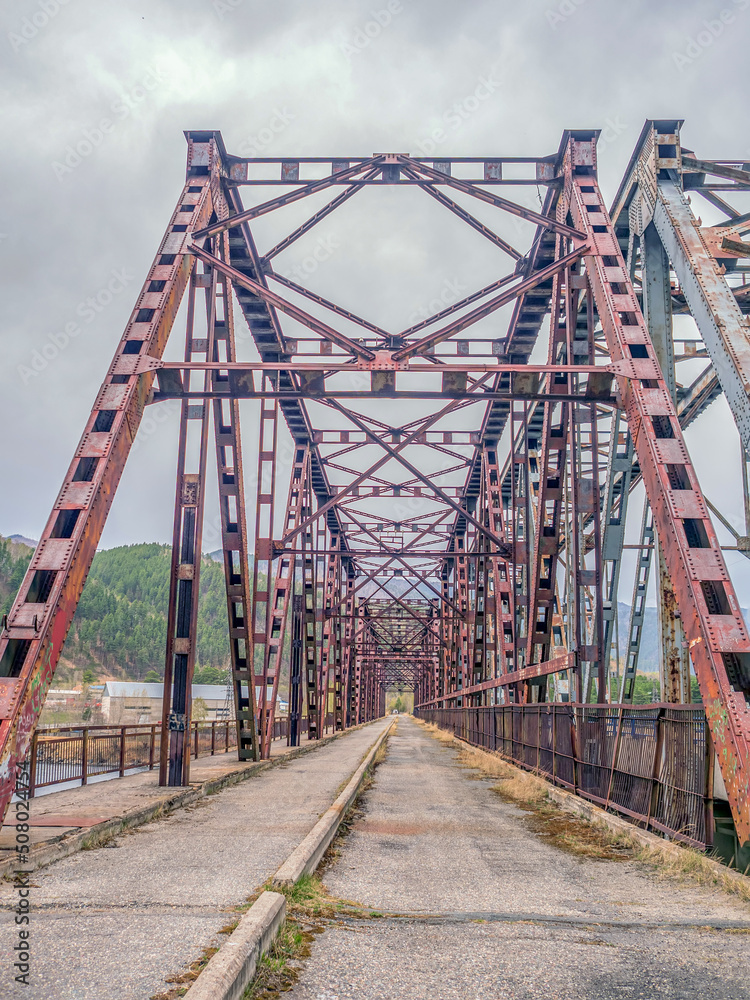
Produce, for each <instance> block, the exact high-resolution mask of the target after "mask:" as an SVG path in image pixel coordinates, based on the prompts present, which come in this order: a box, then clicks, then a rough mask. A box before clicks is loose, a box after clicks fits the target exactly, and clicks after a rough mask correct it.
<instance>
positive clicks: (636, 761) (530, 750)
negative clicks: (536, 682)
mask: <svg viewBox="0 0 750 1000" xmlns="http://www.w3.org/2000/svg"><path fill="white" fill-rule="evenodd" d="M414 714H415V715H416V716H418V717H419V718H420V719H423V720H424V721H425V722H433V723H435V725H437V726H439V727H440V728H441V729H447V730H448V731H449V732H452V733H453V734H454V735H455V736H457V737H459V738H460V739H462V740H465V741H466V742H467V743H471V744H473V745H474V746H478V747H482V748H483V749H485V750H492V751H495V752H496V753H498V754H500V755H501V756H502V757H504V758H505V759H506V760H508V761H511V762H512V763H514V764H517V765H519V766H520V767H523V768H526V770H528V771H532V772H534V773H535V774H538V775H540V776H542V777H544V778H547V779H549V780H550V781H552V782H554V783H555V784H556V785H560V786H562V787H563V788H566V789H568V790H569V791H571V792H573V793H575V794H576V795H580V796H581V797H583V798H586V799H589V800H590V801H592V802H595V803H596V804H597V805H599V806H602V807H603V808H605V809H612V810H615V811H616V812H619V813H621V814H622V815H624V816H627V817H628V818H630V819H632V820H634V821H635V822H636V823H638V824H639V825H642V826H644V827H646V828H647V829H652V830H657V831H659V832H660V833H664V834H667V835H668V836H669V837H673V838H674V839H676V840H680V841H683V842H684V843H687V844H690V845H692V846H693V847H698V848H701V849H705V848H706V847H710V846H711V844H712V843H713V827H714V824H713V762H714V754H713V751H712V748H711V741H710V739H709V734H708V727H707V725H706V717H705V713H704V711H703V707H702V706H700V705H668V704H654V705H581V704H572V703H550V704H539V705H497V706H493V707H489V708H419V709H415V713H414Z"/></svg>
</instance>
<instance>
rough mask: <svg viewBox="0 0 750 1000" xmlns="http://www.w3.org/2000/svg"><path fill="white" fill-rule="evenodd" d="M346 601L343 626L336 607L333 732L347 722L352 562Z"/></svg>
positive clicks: (350, 563) (351, 622) (347, 575)
mask: <svg viewBox="0 0 750 1000" xmlns="http://www.w3.org/2000/svg"><path fill="white" fill-rule="evenodd" d="M345 569H346V582H345V584H344V586H345V588H346V600H345V602H344V621H343V626H342V623H341V618H340V616H339V607H340V605H337V608H336V612H335V613H336V615H337V619H338V621H337V628H338V650H339V655H338V656H337V658H336V662H335V665H334V678H333V683H334V691H333V728H334V731H335V732H339V731H340V730H343V729H346V728H347V726H348V725H349V724H350V723H349V721H348V718H347V716H348V711H347V706H348V704H349V679H350V669H351V659H352V635H353V634H354V622H353V616H354V567H353V565H352V560H351V559H347V560H346V566H345Z"/></svg>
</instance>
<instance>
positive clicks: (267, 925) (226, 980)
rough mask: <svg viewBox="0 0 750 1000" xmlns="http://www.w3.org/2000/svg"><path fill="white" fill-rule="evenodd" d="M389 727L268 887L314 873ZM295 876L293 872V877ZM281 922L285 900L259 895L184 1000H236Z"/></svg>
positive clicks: (244, 988) (280, 897)
mask: <svg viewBox="0 0 750 1000" xmlns="http://www.w3.org/2000/svg"><path fill="white" fill-rule="evenodd" d="M392 728H393V723H391V724H390V725H389V726H386V728H385V729H384V730H383V732H382V733H381V734H380V736H378V738H377V739H376V740H375V742H374V743H373V745H372V746H371V747H370V749H369V750H368V751H367V753H366V754H365V757H364V759H363V761H362V763H361V764H360V765H359V767H358V768H357V770H356V771H355V772H354V774H353V775H352V777H351V778H350V779H349V781H348V782H347V785H346V788H345V789H344V791H343V792H342V793H341V794H340V795H339V797H338V798H337V799H336V801H335V802H334V804H333V805H332V806H331V808H330V809H327V810H326V812H324V813H323V816H322V817H321V818H320V819H319V820H318V822H317V823H316V824H315V826H314V827H313V828H312V830H311V831H310V833H308V835H307V836H306V837H305V839H304V840H303V841H302V843H301V844H300V845H299V847H296V848H295V849H294V850H293V851H292V853H291V854H290V855H289V857H288V858H287V860H286V861H285V862H284V864H283V865H282V866H281V868H279V870H278V871H277V872H276V874H275V875H274V878H273V884H274V885H283V886H288V885H294V883H295V882H296V881H297V879H298V878H299V877H300V876H301V875H304V874H305V873H308V874H311V873H312V872H314V871H315V869H316V868H317V867H318V864H319V863H320V859H321V858H322V857H323V855H324V854H325V852H326V849H327V848H328V846H329V844H330V843H331V841H332V840H333V838H334V837H335V836H336V831H337V830H338V828H339V826H340V825H341V821H342V820H343V818H344V816H345V815H346V811H347V809H348V808H349V806H350V805H351V804H352V802H353V801H354V799H355V798H356V796H357V792H359V789H360V788H361V787H362V782H363V781H364V778H365V775H366V773H367V770H368V768H369V767H370V765H371V764H372V761H373V758H374V757H375V754H376V753H377V752H378V750H379V749H380V747H381V746H382V744H383V742H384V741H385V739H386V737H387V736H388V735H389V733H390V732H391V729H392ZM349 731H351V730H349ZM295 872H297V873H298V874H296V875H294V873H295ZM280 875H281V878H279V876H280ZM293 875H294V877H292V876H293ZM285 919H286V898H285V897H284V896H283V895H282V894H281V893H278V892H268V891H266V892H263V893H261V895H260V896H259V897H258V899H257V900H256V901H255V902H254V903H253V905H252V906H251V907H250V909H249V910H248V911H247V913H246V914H245V915H244V917H243V918H242V920H240V922H239V924H238V925H237V927H236V928H235V929H234V930H233V931H232V933H231V934H230V935H229V938H228V939H227V940H226V941H225V942H224V944H223V945H222V946H221V948H220V949H219V950H218V951H217V952H216V954H215V955H214V956H213V958H211V959H210V960H209V962H208V965H206V968H205V969H204V970H203V972H201V974H200V975H199V976H198V978H197V979H196V981H195V983H194V984H193V986H191V987H190V990H189V991H188V992H189V996H190V1000H240V998H241V997H242V994H243V993H244V992H245V990H246V989H247V986H248V984H249V983H250V981H251V980H252V978H253V976H254V975H255V969H256V966H257V963H258V961H259V959H260V957H261V956H262V955H263V954H264V952H266V951H267V950H268V948H269V947H270V945H271V944H272V943H273V941H274V940H275V938H276V935H277V934H278V933H279V930H280V929H281V926H282V924H283V923H284V920H285Z"/></svg>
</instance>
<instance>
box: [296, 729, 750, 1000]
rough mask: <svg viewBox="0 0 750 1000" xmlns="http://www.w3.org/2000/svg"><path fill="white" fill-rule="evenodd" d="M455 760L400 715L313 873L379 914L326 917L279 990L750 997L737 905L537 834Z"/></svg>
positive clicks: (379, 996)
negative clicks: (347, 828)
mask: <svg viewBox="0 0 750 1000" xmlns="http://www.w3.org/2000/svg"><path fill="white" fill-rule="evenodd" d="M457 757H458V754H457V752H456V751H455V750H454V749H453V748H452V747H450V746H446V745H443V744H441V743H440V742H438V741H437V740H436V739H434V738H432V737H431V736H430V735H429V734H427V733H426V732H425V731H424V730H422V729H420V727H419V726H418V724H417V723H415V722H413V721H412V720H410V719H408V718H406V717H402V718H400V719H399V723H398V730H397V732H396V733H395V734H392V735H391V737H390V740H389V747H388V752H387V757H386V760H385V762H384V763H383V764H381V765H380V767H379V769H378V771H377V772H376V778H375V782H374V785H373V786H372V788H371V790H370V791H369V792H368V793H367V795H366V798H365V799H364V800H363V805H364V812H363V816H362V818H361V819H360V820H359V821H358V822H357V823H356V824H355V826H354V828H353V829H352V831H351V833H350V834H349V836H348V837H347V838H346V840H345V841H344V842H343V843H344V846H343V849H342V852H341V855H340V857H339V859H338V860H337V862H336V863H335V865H334V866H333V867H332V868H330V869H329V870H328V871H327V872H325V884H326V886H327V888H328V890H329V892H330V893H331V894H332V895H334V896H337V897H341V898H344V899H350V900H356V901H358V902H360V903H361V904H363V905H364V906H365V907H371V908H372V909H374V910H376V911H378V912H379V913H382V914H384V916H383V917H378V918H376V919H373V920H364V921H363V920H361V919H356V920H350V921H349V922H347V921H345V920H342V921H340V922H334V923H333V924H332V925H331V926H330V927H329V928H328V929H327V930H325V931H324V933H323V934H322V935H321V936H320V937H318V938H317V939H316V941H315V943H314V944H313V946H312V954H311V957H310V958H309V960H308V961H307V962H306V964H305V966H304V968H303V970H302V972H301V975H300V979H299V981H298V983H297V985H296V986H295V987H294V989H293V990H292V991H291V992H290V993H288V994H286V995H288V996H289V997H290V998H294V1000H334V998H335V1000H350V998H351V1000H353V998H356V1000H385V998H388V1000H391V998H395V997H398V998H399V1000H401V998H403V1000H407V998H408V1000H412V998H417V997H419V998H421V997H436V998H437V997H439V998H440V1000H453V998H457V1000H458V998H460V1000H474V998H479V997H482V998H484V997H509V998H510V997H512V998H514V1000H532V998H536V997H540V998H541V997H555V998H556V1000H568V998H570V1000H573V998H575V1000H579V998H584V1000H588V998H592V1000H593V998H597V1000H601V998H614V997H648V998H660V1000H661V998H669V1000H677V998H680V1000H687V998H689V997H690V998H692V997H696V996H700V997H701V998H703V1000H708V998H716V1000H726V998H727V997H732V998H733V1000H742V998H748V997H750V984H748V981H747V972H746V970H747V968H748V966H749V964H750V938H749V937H748V932H750V910H749V909H748V907H747V905H746V904H743V903H742V902H739V901H735V900H733V899H731V898H729V897H727V896H724V895H722V894H720V893H719V892H718V891H708V890H704V889H701V888H699V887H696V886H695V885H692V884H690V885H688V884H685V883H682V884H676V883H674V882H671V881H665V880H659V878H658V876H657V875H655V874H654V872H653V871H652V870H651V869H649V868H648V867H646V866H645V865H643V864H641V863H638V862H635V861H633V860H626V861H623V860H593V859H590V858H584V857H581V856H579V855H575V854H572V853H569V852H567V851H564V850H561V849H559V848H557V847H554V846H552V845H551V844H549V843H547V842H545V841H544V840H543V839H541V838H540V837H539V836H536V835H534V834H532V833H530V831H529V826H528V817H527V814H525V813H524V812H522V811H521V810H520V809H518V808H517V807H516V806H514V805H511V804H508V803H507V802H505V801H503V800H502V799H501V798H500V797H499V796H498V795H497V794H496V793H495V792H493V791H492V786H493V784H495V780H489V779H484V778H480V779H479V780H477V774H478V772H476V771H471V770H468V769H466V768H462V767H460V766H459V765H458V763H457ZM399 914H404V915H407V914H408V915H409V916H399ZM709 925H710V926H709ZM717 928H719V929H717ZM721 928H723V929H721Z"/></svg>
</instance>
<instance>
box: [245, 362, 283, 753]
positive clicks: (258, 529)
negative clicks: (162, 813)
mask: <svg viewBox="0 0 750 1000" xmlns="http://www.w3.org/2000/svg"><path fill="white" fill-rule="evenodd" d="M263 385H264V386H265V387H267V388H269V389H271V390H272V389H273V388H274V383H273V381H272V380H271V378H270V377H269V376H267V375H264V376H263ZM278 422H279V405H278V400H276V399H268V398H264V399H261V401H260V436H259V442H258V480H257V485H256V509H255V564H254V566H253V603H252V614H251V618H250V621H251V628H252V647H253V659H252V674H253V683H254V684H255V689H256V697H257V706H258V730H259V736H260V746H261V754H262V756H264V757H266V756H267V755H268V754H269V753H270V747H271V740H272V739H273V721H274V720H273V717H272V715H271V713H272V712H273V690H274V684H275V683H276V680H275V677H274V676H272V675H271V673H270V670H271V663H270V659H269V656H270V651H271V641H270V640H271V628H272V622H273V617H272V615H271V614H270V609H269V591H270V587H271V577H272V572H273V558H274V552H273V530H274V506H275V495H276V444H277V440H278ZM269 684H270V686H271V691H270V692H269V690H268V687H269Z"/></svg>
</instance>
